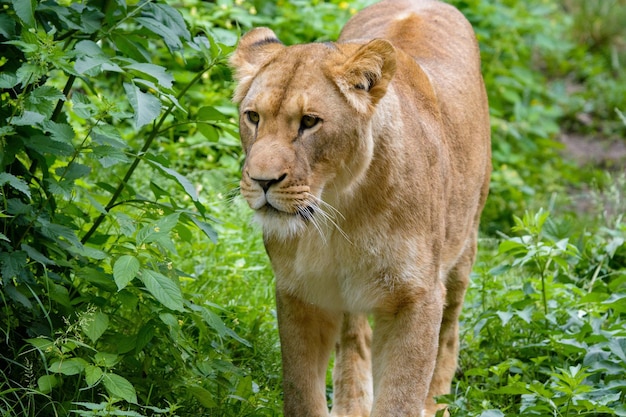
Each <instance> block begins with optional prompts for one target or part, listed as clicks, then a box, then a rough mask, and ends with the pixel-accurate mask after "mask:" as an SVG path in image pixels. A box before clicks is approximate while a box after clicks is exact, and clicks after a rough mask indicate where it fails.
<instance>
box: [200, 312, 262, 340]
mask: <svg viewBox="0 0 626 417" xmlns="http://www.w3.org/2000/svg"><path fill="white" fill-rule="evenodd" d="M202 318H203V319H204V321H205V322H206V323H207V324H208V325H209V326H210V327H211V328H212V329H213V330H215V331H216V332H217V335H218V336H219V337H230V338H232V339H235V340H236V341H238V342H239V343H241V344H243V345H245V346H251V345H250V342H248V341H247V340H246V339H244V338H242V337H241V336H239V335H238V334H237V333H235V331H234V330H232V329H230V328H228V327H226V325H225V324H224V322H223V321H222V319H221V318H220V316H218V315H217V314H215V313H214V312H212V311H211V310H209V309H208V308H203V309H202Z"/></svg>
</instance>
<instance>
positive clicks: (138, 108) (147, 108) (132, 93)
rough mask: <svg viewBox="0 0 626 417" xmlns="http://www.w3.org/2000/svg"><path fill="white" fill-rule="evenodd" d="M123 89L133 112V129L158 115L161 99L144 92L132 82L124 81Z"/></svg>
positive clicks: (138, 127) (151, 120) (140, 126)
mask: <svg viewBox="0 0 626 417" xmlns="http://www.w3.org/2000/svg"><path fill="white" fill-rule="evenodd" d="M124 90H125V91H126V95H127V97H128V101H129V102H130V105H131V107H132V108H133V111H134V113H135V115H134V122H135V123H134V125H135V129H137V130H139V129H141V128H142V127H143V126H145V125H147V124H149V123H152V122H153V121H154V120H156V118H157V117H159V115H160V114H161V101H160V100H159V99H158V98H156V97H154V96H153V95H152V94H148V93H144V92H143V91H141V90H140V89H139V87H137V86H136V85H134V84H129V83H124Z"/></svg>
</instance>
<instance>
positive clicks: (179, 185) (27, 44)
mask: <svg viewBox="0 0 626 417" xmlns="http://www.w3.org/2000/svg"><path fill="white" fill-rule="evenodd" d="M598 1H600V0H598ZM366 3H367V2H365V1H362V2H354V3H348V2H339V1H334V0H333V1H328V2H325V1H320V0H299V1H293V2H285V1H278V2H265V1H244V0H236V1H229V0H218V1H216V2H202V1H199V0H157V1H146V0H140V1H128V2H126V1H125V0H107V1H101V0H85V1H82V2H74V1H70V0H49V1H46V2H38V1H35V0H26V1H23V0H0V5H2V11H1V12H0V42H1V43H2V54H1V56H0V103H1V106H0V120H2V122H1V123H0V165H1V167H2V171H1V172H0V189H1V198H0V274H1V281H0V288H1V291H0V296H1V298H0V330H1V335H2V341H0V371H1V373H0V413H1V414H2V415H3V416H4V415H7V416H9V415H11V416H13V415H15V416H48V415H51V416H66V415H82V416H113V415H126V416H157V415H165V416H188V415H198V416H200V415H207V416H208V415H224V416H243V415H254V416H259V415H280V403H281V399H280V396H281V394H280V369H279V362H280V358H279V349H278V341H277V334H276V328H275V320H274V312H273V290H272V276H271V271H270V269H269V267H268V264H267V260H266V259H265V254H264V250H263V247H262V242H261V240H260V237H259V232H258V231H257V230H254V229H252V228H251V227H250V226H249V225H248V220H247V219H248V218H249V212H248V211H247V208H246V207H244V204H241V201H239V199H237V198H236V197H235V198H234V195H235V194H236V191H235V189H236V183H237V177H238V171H239V167H240V164H241V159H242V156H241V153H240V151H239V144H238V136H237V131H236V120H235V118H236V114H237V113H236V109H235V108H234V106H233V105H232V103H231V102H230V95H231V91H232V80H231V76H230V71H229V69H228V68H227V66H226V59H227V57H228V55H229V53H230V52H231V51H232V50H233V48H234V45H235V44H236V42H237V39H238V37H239V35H240V33H241V32H243V31H245V30H247V29H249V28H251V27H252V26H260V25H265V26H270V27H272V29H274V30H275V31H276V33H277V34H278V36H279V37H280V38H281V39H282V40H283V41H284V42H286V43H288V44H291V43H297V42H308V41H318V40H332V39H334V38H336V36H337V34H338V32H339V30H340V28H341V26H342V25H343V23H344V22H345V21H346V20H347V19H348V18H349V17H350V15H351V14H353V13H354V12H355V11H356V10H357V9H360V8H362V7H363V6H364V5H365V4H366ZM451 3H453V4H455V5H456V6H457V7H459V8H460V9H461V11H463V12H464V13H465V15H466V16H467V17H468V18H469V20H470V21H471V22H472V24H473V25H474V27H475V29H476V32H477V36H478V40H479V42H480V45H481V51H482V58H483V72H484V78H485V82H486V84H487V89H488V92H489V99H490V108H491V116H492V132H493V157H494V174H493V179H492V191H491V197H490V200H489V202H488V205H487V208H486V209H485V212H484V216H483V233H484V238H483V239H482V242H481V243H482V247H481V252H480V255H479V262H478V263H477V266H476V268H475V274H474V275H475V276H474V280H473V284H472V288H471V290H470V292H469V294H468V299H467V305H468V307H469V308H467V309H466V312H465V313H464V317H463V329H464V330H463V349H462V353H461V361H460V362H461V368H460V372H459V375H458V378H457V380H456V382H455V386H454V387H453V393H452V394H451V395H450V396H447V397H444V398H442V399H441V401H444V402H446V403H447V404H449V408H450V411H451V413H452V415H457V416H465V415H467V416H485V417H488V416H503V415H507V416H508V415H510V416H514V415H541V416H543V415H562V416H570V415H578V414H593V415H626V407H625V405H624V404H625V402H626V400H625V391H626V378H625V377H624V375H626V331H625V330H624V329H625V327H624V317H625V313H626V311H625V308H624V305H626V304H625V302H626V301H625V300H626V243H625V241H626V223H625V221H624V219H623V217H621V214H623V213H624V212H626V206H624V201H625V198H624V193H625V192H626V179H625V178H624V176H623V175H622V176H620V174H619V173H616V174H613V175H609V174H604V173H602V172H600V171H599V170H597V169H594V168H588V169H586V170H581V169H578V168H577V167H575V166H574V165H573V163H571V162H569V161H568V160H566V159H564V158H562V157H561V151H562V146H561V145H560V144H559V143H558V141H557V138H558V135H559V134H560V133H562V132H563V131H564V130H565V129H567V130H574V131H576V132H580V133H585V134H588V133H590V132H592V133H594V134H595V135H602V136H605V137H617V138H620V137H622V138H623V134H624V132H626V120H624V119H623V118H620V115H621V114H622V113H620V112H618V111H616V108H618V109H622V110H624V109H626V102H625V101H626V99H625V97H626V90H625V88H626V87H624V86H626V83H624V75H623V71H620V69H621V65H622V63H621V60H622V59H623V56H624V54H623V52H624V50H623V48H624V45H623V44H621V43H620V41H619V39H621V36H622V35H623V34H624V30H625V29H624V28H623V27H622V26H620V25H619V24H611V25H607V27H605V28H598V27H597V25H596V26H594V25H588V24H586V23H588V22H587V21H585V20H584V16H592V17H593V18H594V19H595V18H597V19H604V18H605V17H607V16H609V15H610V14H611V13H615V15H616V16H617V15H619V13H623V10H624V7H626V6H624V5H623V4H622V3H620V0H616V1H615V2H612V3H615V7H614V8H613V9H611V10H613V11H612V12H607V9H606V8H603V7H600V5H599V4H598V5H597V6H598V7H596V8H593V7H592V6H593V5H592V4H591V3H593V4H595V3H596V2H587V3H585V2H584V1H582V0H581V1H577V0H571V1H568V2H565V3H564V6H563V5H561V4H560V3H558V2H556V1H553V0H529V1H527V2H515V1H509V0H507V1H491V0H490V1H479V0H454V1H451ZM563 7H565V9H564V8H563ZM564 11H565V12H564ZM594 13H595V14H594ZM311 16H315V18H314V19H313V18H310V17H311ZM590 20H593V19H591V18H590ZM610 21H611V22H612V21H613V20H610ZM617 21H619V20H617ZM590 39H591V40H592V41H590ZM583 116H584V117H583ZM583 121H584V123H583ZM621 140H623V139H621ZM572 190H577V192H578V191H580V192H582V191H584V192H585V193H586V194H585V195H586V197H585V200H586V204H585V205H584V207H582V206H583V205H582V204H580V203H579V202H577V201H572V200H571V199H569V198H568V193H570V192H571V191H572ZM542 207H543V209H542ZM572 207H573V208H574V209H576V211H574V212H573V213H570V212H569V211H570V208H572ZM549 211H550V212H551V213H549ZM581 219H582V220H583V221H581Z"/></svg>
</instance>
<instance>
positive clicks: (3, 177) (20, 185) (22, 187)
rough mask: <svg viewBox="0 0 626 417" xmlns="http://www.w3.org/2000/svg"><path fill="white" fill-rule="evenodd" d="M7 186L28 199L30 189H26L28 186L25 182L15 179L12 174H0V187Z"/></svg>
mask: <svg viewBox="0 0 626 417" xmlns="http://www.w3.org/2000/svg"><path fill="white" fill-rule="evenodd" d="M7 183H8V184H9V185H10V186H11V188H14V189H16V190H17V191H19V192H21V193H22V194H24V195H25V196H26V197H28V198H30V189H29V188H28V184H26V181H24V180H21V179H19V178H17V177H16V176H15V175H13V174H9V173H8V172H0V186H3V185H4V184H7Z"/></svg>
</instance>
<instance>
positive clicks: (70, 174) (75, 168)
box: [55, 162, 91, 181]
mask: <svg viewBox="0 0 626 417" xmlns="http://www.w3.org/2000/svg"><path fill="white" fill-rule="evenodd" d="M90 172H91V168H90V167H88V166H87V165H83V164H79V163H78V162H72V163H71V164H70V165H68V166H64V167H63V166H61V167H58V168H57V169H55V173H56V174H57V175H58V176H60V177H63V179H65V180H67V181H74V180H77V179H78V178H82V177H86V176H87V175H89V173H90Z"/></svg>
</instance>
